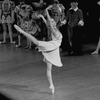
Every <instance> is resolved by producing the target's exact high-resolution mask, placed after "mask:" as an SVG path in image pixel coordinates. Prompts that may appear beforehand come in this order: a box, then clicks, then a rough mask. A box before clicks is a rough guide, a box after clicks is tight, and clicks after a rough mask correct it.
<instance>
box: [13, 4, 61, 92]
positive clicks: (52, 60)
mask: <svg viewBox="0 0 100 100" xmlns="http://www.w3.org/2000/svg"><path fill="white" fill-rule="evenodd" d="M51 8H52V6H51V5H50V6H49V7H47V8H46V16H47V19H45V18H44V16H43V15H41V14H39V15H37V17H38V18H40V17H41V18H42V19H43V20H44V22H45V24H46V26H47V28H48V29H50V31H51V38H52V40H50V41H40V40H37V39H36V38H35V37H34V36H32V35H31V34H28V33H27V32H25V31H23V30H22V29H21V28H20V27H18V26H17V25H14V27H15V28H16V30H18V31H19V32H20V33H22V34H23V35H24V36H26V37H27V38H28V39H29V40H31V41H32V42H33V43H34V44H35V45H37V47H38V49H39V51H40V52H42V54H43V56H44V59H43V61H44V62H45V63H46V65H47V78H48V81H49V84H50V87H49V88H50V90H51V93H52V94H54V92H55V87H54V84H53V80H52V65H54V66H57V67H62V66H63V65H62V62H61V58H60V52H59V47H60V45H61V42H62V34H61V33H60V31H59V30H58V29H57V27H56V22H55V21H54V19H53V18H52V17H51V16H50V15H49V11H48V10H50V9H51Z"/></svg>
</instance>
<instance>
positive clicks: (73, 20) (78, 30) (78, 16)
mask: <svg viewBox="0 0 100 100" xmlns="http://www.w3.org/2000/svg"><path fill="white" fill-rule="evenodd" d="M70 5H71V8H70V9H68V10H67V16H66V21H67V32H68V40H69V45H70V47H69V51H68V52H69V53H73V55H81V54H83V52H82V27H81V26H83V25H84V20H83V12H82V10H81V9H79V8H78V3H77V1H76V0H71V3H70Z"/></svg>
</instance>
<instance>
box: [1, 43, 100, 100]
mask: <svg viewBox="0 0 100 100" xmlns="http://www.w3.org/2000/svg"><path fill="white" fill-rule="evenodd" d="M95 48H96V44H88V45H84V51H85V54H84V55H83V56H61V59H62V63H63V67H62V68H58V67H55V66H53V81H54V84H55V88H56V91H55V94H54V95H51V91H50V90H49V88H48V87H49V83H48V80H47V77H46V65H45V63H44V62H43V61H42V58H43V56H42V55H41V53H39V52H38V51H37V50H34V49H33V50H28V49H24V48H23V47H22V48H16V47H15V45H11V44H9V43H8V44H0V92H1V93H2V94H4V95H5V96H7V97H9V98H11V100H100V55H91V54H90V53H91V52H92V51H93V50H94V49H95ZM0 100H1V99H0Z"/></svg>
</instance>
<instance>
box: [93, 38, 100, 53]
mask: <svg viewBox="0 0 100 100" xmlns="http://www.w3.org/2000/svg"><path fill="white" fill-rule="evenodd" d="M99 50H100V38H99V41H98V44H97V47H96V50H95V51H94V52H92V53H91V54H98V53H99Z"/></svg>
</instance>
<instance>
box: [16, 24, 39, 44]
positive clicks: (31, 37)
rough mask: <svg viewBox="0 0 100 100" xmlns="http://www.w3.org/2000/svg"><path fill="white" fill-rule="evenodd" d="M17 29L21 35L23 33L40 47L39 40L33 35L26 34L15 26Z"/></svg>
mask: <svg viewBox="0 0 100 100" xmlns="http://www.w3.org/2000/svg"><path fill="white" fill-rule="evenodd" d="M14 27H15V29H16V30H17V31H19V32H20V33H22V34H23V35H24V36H26V37H27V38H28V39H29V40H30V41H32V42H33V43H34V44H35V45H39V44H38V40H37V39H36V38H35V37H34V36H32V35H31V34H28V33H27V32H25V31H24V30H22V29H21V28H20V27H19V26H17V25H14Z"/></svg>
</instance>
